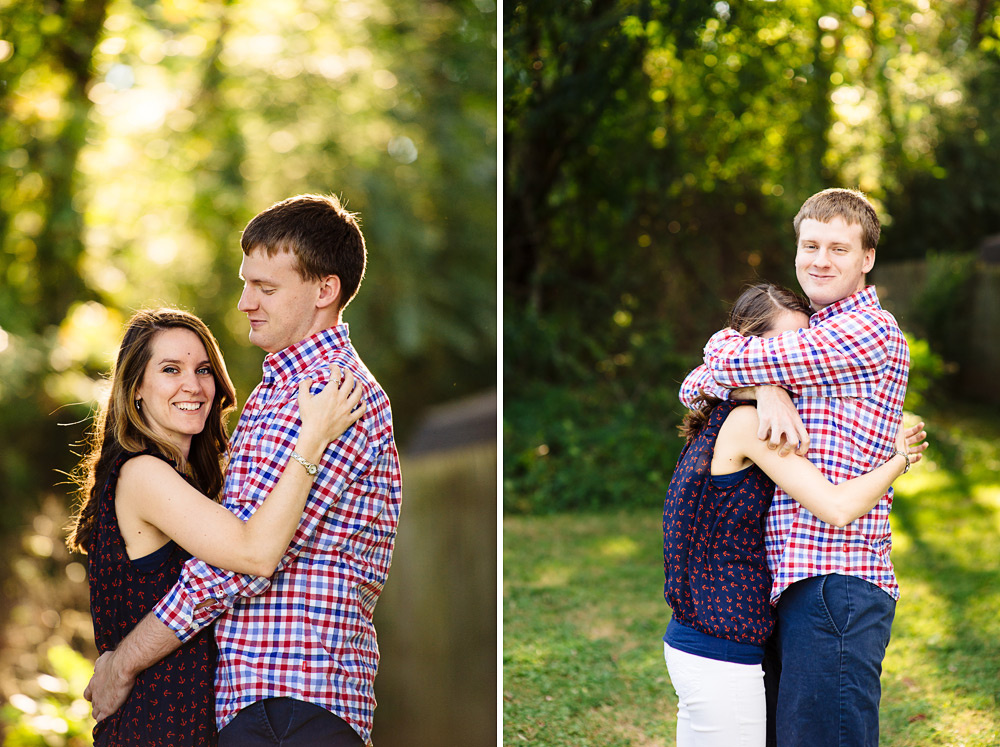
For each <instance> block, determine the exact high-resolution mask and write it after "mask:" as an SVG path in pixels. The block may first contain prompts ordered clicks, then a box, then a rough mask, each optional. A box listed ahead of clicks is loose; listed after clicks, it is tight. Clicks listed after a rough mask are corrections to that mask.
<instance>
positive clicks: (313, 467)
mask: <svg viewBox="0 0 1000 747" xmlns="http://www.w3.org/2000/svg"><path fill="white" fill-rule="evenodd" d="M316 471H317V470H316V465H315V464H310V465H309V466H308V467H306V472H308V473H309V474H310V475H315V474H316Z"/></svg>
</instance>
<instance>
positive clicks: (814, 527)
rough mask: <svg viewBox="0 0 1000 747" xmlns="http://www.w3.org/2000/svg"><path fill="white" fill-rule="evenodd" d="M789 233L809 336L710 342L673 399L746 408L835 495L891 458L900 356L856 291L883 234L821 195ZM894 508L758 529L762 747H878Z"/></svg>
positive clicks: (894, 591)
mask: <svg viewBox="0 0 1000 747" xmlns="http://www.w3.org/2000/svg"><path fill="white" fill-rule="evenodd" d="M794 226H795V231H796V241H797V250H796V257H795V270H796V276H797V278H798V280H799V283H800V285H801V286H802V289H803V291H805V293H806V295H807V296H808V297H809V300H810V302H811V304H812V307H813V309H814V310H815V312H816V313H815V314H814V315H813V316H812V318H811V319H810V324H809V329H806V330H800V331H797V332H786V333H784V334H781V335H778V336H777V337H773V338H760V337H750V338H744V337H741V336H740V335H738V334H736V332H735V331H733V330H731V329H726V330H723V331H721V332H718V333H716V334H715V335H714V336H713V337H712V339H711V340H709V342H708V344H707V345H706V346H705V365H703V366H700V367H699V368H697V369H695V371H693V372H692V373H691V374H689V375H688V377H687V379H685V381H684V383H683V384H682V386H681V395H680V396H681V401H682V402H683V403H684V404H685V405H687V406H689V407H690V406H691V402H692V400H693V399H694V397H695V396H697V395H698V393H699V392H700V391H701V390H702V389H704V390H706V391H708V392H710V393H712V394H716V395H717V396H721V397H726V396H728V394H729V392H730V391H731V390H742V391H740V392H739V393H738V394H734V396H752V397H755V398H756V399H757V401H758V405H757V408H758V412H759V416H760V421H761V428H760V432H759V434H758V435H759V436H760V438H762V439H765V440H768V442H769V446H770V447H771V448H776V449H779V450H780V452H781V453H782V454H787V453H790V452H791V451H792V450H793V449H794V450H796V451H798V452H799V453H801V454H806V452H808V456H809V458H810V459H811V460H812V461H813V462H814V463H815V464H816V466H817V467H819V468H820V470H821V471H822V472H823V473H824V474H825V475H826V476H827V477H828V478H829V479H830V480H831V481H833V482H834V483H839V482H842V481H843V480H846V479H848V478H850V477H854V476H856V475H859V474H862V473H864V472H867V471H869V470H871V469H873V468H875V467H876V466H878V465H879V464H880V463H882V462H883V461H885V460H887V459H890V458H891V457H892V454H893V452H894V450H895V445H894V440H895V435H896V434H895V430H896V425H897V424H898V423H899V421H900V417H901V415H902V407H903V398H904V397H905V394H906V382H907V374H908V371H909V350H908V348H907V344H906V340H905V339H904V337H903V335H902V333H901V332H900V329H899V326H898V325H897V324H896V321H895V319H894V318H893V317H892V315H891V314H889V313H888V312H886V311H884V310H883V309H882V307H881V306H880V304H879V300H878V296H877V295H876V293H875V288H874V286H866V283H865V278H866V274H867V273H868V272H869V271H870V270H871V268H872V266H873V265H874V263H875V246H876V244H877V243H878V237H879V231H880V227H879V221H878V217H877V216H876V214H875V210H874V209H873V208H872V206H871V204H870V203H869V202H868V200H867V199H866V198H865V197H864V195H862V194H861V193H860V192H857V191H854V190H846V189H829V190H824V191H823V192H820V193H818V194H816V195H813V196H812V197H810V198H809V199H808V200H807V201H806V202H805V203H804V204H803V206H802V208H801V209H800V210H799V213H798V215H797V216H796V217H795V221H794ZM789 393H790V394H791V395H792V396H795V397H796V404H797V407H796V406H795V405H793V404H792V401H791V399H790V398H789ZM891 506H892V489H891V488H890V489H889V491H888V492H887V493H886V495H885V496H884V497H883V498H882V499H881V500H880V501H879V503H878V504H877V505H876V506H875V507H874V508H873V509H872V510H871V512H869V513H868V514H867V515H865V516H863V517H861V518H860V519H858V520H857V521H855V522H853V523H851V524H849V525H848V526H846V527H844V528H837V527H834V526H831V525H829V524H826V523H824V522H822V521H820V520H819V519H817V518H816V517H815V516H813V515H812V514H811V513H810V512H809V511H807V510H806V509H805V508H803V507H802V506H800V505H799V504H798V503H796V502H795V501H794V500H793V499H792V498H790V497H789V496H788V495H786V494H785V493H784V492H783V491H782V490H781V489H780V488H779V489H777V490H776V491H775V495H774V501H773V503H772V505H771V509H770V511H769V512H768V515H767V525H766V528H765V544H766V548H767V555H768V565H769V567H770V571H771V575H772V577H773V585H772V589H771V601H772V604H774V605H775V606H776V609H777V615H778V621H777V626H776V628H775V633H774V635H773V636H772V639H771V641H770V642H769V646H768V655H767V659H766V660H765V665H764V668H765V684H766V688H767V701H768V717H767V722H768V723H767V725H768V744H777V745H782V747H784V746H785V745H797V746H802V747H814V746H815V745H823V746H824V747H826V746H828V745H877V744H878V706H879V699H880V697H881V686H880V683H879V677H880V675H881V671H882V659H883V658H884V656H885V649H886V646H887V645H888V642H889V635H890V630H891V627H892V620H893V616H894V614H895V605H896V600H897V599H898V598H899V587H898V586H897V584H896V578H895V574H894V572H893V567H892V561H891V560H890V558H889V551H890V548H891V544H892V541H891V536H890V531H889V511H890V508H891Z"/></svg>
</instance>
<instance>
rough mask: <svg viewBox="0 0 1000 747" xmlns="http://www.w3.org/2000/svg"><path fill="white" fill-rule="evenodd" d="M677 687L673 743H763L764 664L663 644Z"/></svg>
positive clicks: (712, 746) (746, 746)
mask: <svg viewBox="0 0 1000 747" xmlns="http://www.w3.org/2000/svg"><path fill="white" fill-rule="evenodd" d="M663 657H664V658H665V659H666V660H667V671H668V672H669V673H670V681H671V682H672V683H673V685H674V690H675V691H676V692H677V747H763V745H764V740H765V728H764V727H765V719H766V716H765V706H764V670H763V669H761V667H760V665H759V664H732V663H730V662H727V661H716V660H715V659H706V658H705V657H703V656H695V655H694V654H689V653H686V652H684V651H678V650H677V649H674V648H670V646H668V645H667V644H666V643H664V644H663Z"/></svg>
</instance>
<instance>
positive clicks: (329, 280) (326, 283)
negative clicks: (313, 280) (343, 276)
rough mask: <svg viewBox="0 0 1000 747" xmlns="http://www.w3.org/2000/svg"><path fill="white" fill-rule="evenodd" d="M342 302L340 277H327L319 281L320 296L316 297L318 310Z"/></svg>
mask: <svg viewBox="0 0 1000 747" xmlns="http://www.w3.org/2000/svg"><path fill="white" fill-rule="evenodd" d="M339 300H340V276H339V275H327V276H326V277H324V278H321V279H320V281H319V295H318V296H317V297H316V308H317V309H325V308H328V307H329V306H330V305H331V304H336V303H337V302H338V301H339Z"/></svg>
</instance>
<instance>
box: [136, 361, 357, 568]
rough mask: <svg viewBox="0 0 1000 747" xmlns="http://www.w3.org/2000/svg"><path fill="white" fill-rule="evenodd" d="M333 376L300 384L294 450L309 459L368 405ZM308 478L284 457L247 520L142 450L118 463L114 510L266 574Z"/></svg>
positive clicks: (202, 552)
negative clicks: (315, 389)
mask: <svg viewBox="0 0 1000 747" xmlns="http://www.w3.org/2000/svg"><path fill="white" fill-rule="evenodd" d="M335 382H336V379H332V380H331V382H330V383H329V384H327V386H326V387H325V388H324V389H323V391H322V392H320V393H319V394H317V395H312V394H310V393H309V387H310V385H311V384H312V381H311V380H305V381H303V382H301V383H300V384H299V413H300V416H301V419H302V427H301V429H300V431H299V438H298V441H297V442H296V446H295V450H296V451H297V452H298V453H299V454H300V455H302V457H303V458H305V459H306V460H307V461H309V462H312V463H314V464H316V463H318V462H319V461H320V460H321V459H322V457H323V454H324V452H325V451H326V447H327V444H329V443H330V442H331V441H333V440H335V439H336V438H337V437H338V436H340V435H341V434H342V433H343V432H344V431H345V430H347V428H349V427H350V426H351V425H352V424H353V423H354V422H355V421H357V419H358V418H360V417H361V415H362V414H363V412H364V409H365V406H364V404H359V403H360V400H361V395H362V387H361V386H360V385H357V386H355V381H354V377H353V376H352V375H351V373H350V371H347V372H346V373H345V376H344V383H343V384H342V385H341V386H340V387H339V388H338V387H337V386H336V383H335ZM312 483H313V477H312V475H310V474H308V472H307V471H306V470H305V468H304V467H302V466H301V465H299V464H295V463H292V460H289V463H288V464H286V465H285V468H284V470H283V471H282V474H281V478H280V479H279V480H278V482H277V484H276V485H275V486H274V489H273V490H272V491H271V493H270V494H269V495H268V497H267V499H266V500H265V501H264V502H263V503H262V504H261V506H260V507H259V508H258V509H257V511H256V512H255V513H254V515H253V516H252V517H251V518H250V519H249V520H248V521H246V522H244V521H242V520H240V519H239V518H238V517H236V516H234V515H233V514H232V513H230V512H229V511H228V510H227V509H226V508H224V507H223V506H222V505H220V504H218V503H216V502H215V501H212V500H210V499H209V498H206V497H205V496H204V495H202V494H201V493H200V492H198V491H197V490H196V489H195V488H193V487H192V486H191V485H190V484H188V483H187V481H185V480H184V479H183V478H182V477H181V476H180V475H178V474H177V472H175V471H174V470H173V469H172V468H171V467H170V465H169V464H167V463H166V462H164V461H163V460H161V459H158V458H156V457H154V456H148V455H147V456H140V457H136V458H134V459H131V460H129V461H128V462H127V463H126V464H125V465H124V466H123V467H122V472H121V476H120V477H119V481H118V494H117V500H118V501H119V511H121V510H122V509H123V508H124V509H125V510H127V511H129V512H131V513H132V514H133V515H134V517H135V518H137V519H139V520H140V522H145V523H146V524H148V525H151V526H152V527H155V528H156V529H157V530H159V531H160V532H162V533H163V534H164V535H166V536H167V537H169V538H170V539H172V540H174V541H175V542H177V544H179V545H180V546H181V547H183V548H184V549H185V550H187V551H188V552H190V553H191V554H192V555H195V556H196V557H198V558H200V559H202V560H204V561H205V562H207V563H209V564H211V565H215V566H218V567H219V568H224V569H226V570H230V571H235V572H237V573H248V574H252V575H255V576H270V575H271V574H272V573H274V569H275V567H276V566H277V564H278V561H280V560H281V556H282V554H283V553H284V551H285V548H286V547H287V546H288V543H289V541H290V540H291V538H292V535H293V534H294V533H295V529H296V527H297V526H298V524H299V520H300V518H301V516H302V510H303V508H304V506H305V502H306V498H307V497H308V495H309V491H310V489H311V487H312Z"/></svg>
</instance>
